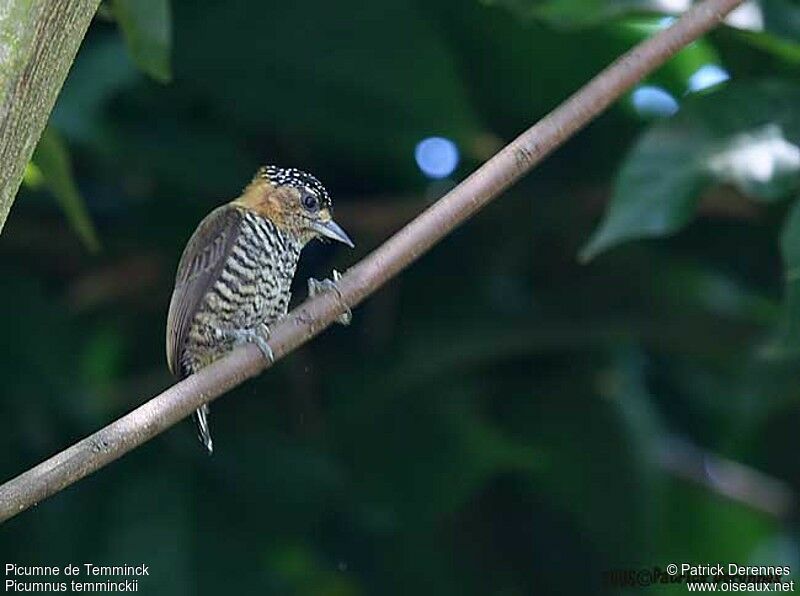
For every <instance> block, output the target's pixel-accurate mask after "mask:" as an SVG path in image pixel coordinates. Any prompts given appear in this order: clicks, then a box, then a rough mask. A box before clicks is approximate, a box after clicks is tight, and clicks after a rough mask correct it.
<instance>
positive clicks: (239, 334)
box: [233, 323, 275, 364]
mask: <svg viewBox="0 0 800 596" xmlns="http://www.w3.org/2000/svg"><path fill="white" fill-rule="evenodd" d="M269 337H270V331H269V327H267V325H266V324H264V323H261V324H259V325H258V327H255V328H254V329H245V330H242V331H238V330H237V331H234V332H233V338H234V342H235V343H237V344H242V343H252V344H256V346H258V349H259V350H261V353H262V354H263V355H264V358H266V359H267V360H269V363H270V364H274V363H275V354H273V353H272V348H270V347H269V343H268V342H269Z"/></svg>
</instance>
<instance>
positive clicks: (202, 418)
mask: <svg viewBox="0 0 800 596" xmlns="http://www.w3.org/2000/svg"><path fill="white" fill-rule="evenodd" d="M208 412H209V409H208V405H206V404H203V405H202V406H200V407H199V408H198V409H197V410H195V411H194V415H193V417H194V421H195V422H196V423H197V438H198V439H200V442H201V443H202V444H203V445H204V446H205V448H206V451H208V454H209V455H211V454H212V453H214V441H212V440H211V428H210V427H209V426H208Z"/></svg>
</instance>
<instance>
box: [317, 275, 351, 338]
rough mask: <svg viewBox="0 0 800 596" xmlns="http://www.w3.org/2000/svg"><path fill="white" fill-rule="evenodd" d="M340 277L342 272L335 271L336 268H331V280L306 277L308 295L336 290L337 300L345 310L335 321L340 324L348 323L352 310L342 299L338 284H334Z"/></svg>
mask: <svg viewBox="0 0 800 596" xmlns="http://www.w3.org/2000/svg"><path fill="white" fill-rule="evenodd" d="M341 278H342V274H341V273H339V272H338V271H336V269H334V270H333V281H331V280H330V279H323V280H322V281H319V280H318V279H314V278H313V277H310V278H308V297H309V298H313V297H314V296H316V295H317V294H320V293H322V292H331V291H333V292H336V296H337V297H338V298H339V302H340V303H341V305H342V306H344V308H345V312H343V313H342V314H341V315H339V317H338V318H337V319H336V321H337V322H338V323H340V324H342V325H349V324H350V322H351V321H352V320H353V311H352V310H350V307H349V306H347V303H346V302H345V301H344V297H343V296H342V292H341V291H340V290H339V286H337V285H336V282H337V281H339V280H340V279H341Z"/></svg>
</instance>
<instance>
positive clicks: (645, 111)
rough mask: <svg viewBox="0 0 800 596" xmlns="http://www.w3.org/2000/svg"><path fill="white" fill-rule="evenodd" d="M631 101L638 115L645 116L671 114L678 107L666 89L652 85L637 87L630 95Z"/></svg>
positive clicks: (656, 116) (661, 116)
mask: <svg viewBox="0 0 800 596" xmlns="http://www.w3.org/2000/svg"><path fill="white" fill-rule="evenodd" d="M631 101H632V102H633V107H634V108H635V109H636V111H637V112H638V113H639V115H640V116H644V117H647V118H663V117H666V116H672V115H673V114H674V113H675V112H677V111H678V107H679V106H678V102H677V101H676V100H675V98H674V97H672V95H670V93H669V92H668V91H667V90H665V89H662V88H661V87H656V86H653V85H643V86H642V87H639V88H637V89H636V90H635V91H634V92H633V95H632V96H631Z"/></svg>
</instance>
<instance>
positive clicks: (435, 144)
mask: <svg viewBox="0 0 800 596" xmlns="http://www.w3.org/2000/svg"><path fill="white" fill-rule="evenodd" d="M414 158H415V159H416V160H417V165H418V166H419V169H420V170H422V173H423V174H425V175H426V176H427V177H428V178H446V177H447V176H449V175H450V174H452V173H453V172H454V171H455V169H456V168H457V167H458V161H459V154H458V147H457V146H456V144H455V143H454V142H453V141H451V140H450V139H445V138H444V137H428V138H427V139H423V140H421V141H420V142H419V143H417V146H416V148H415V149H414Z"/></svg>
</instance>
